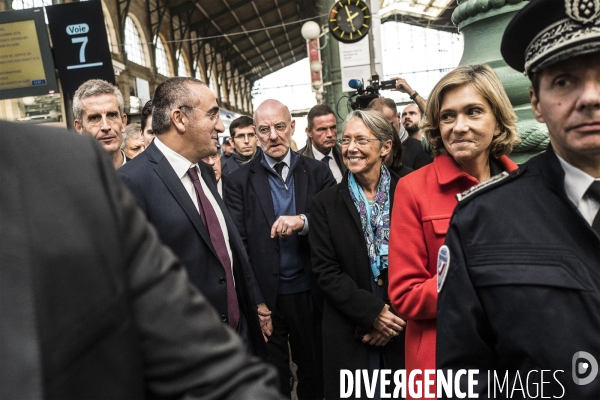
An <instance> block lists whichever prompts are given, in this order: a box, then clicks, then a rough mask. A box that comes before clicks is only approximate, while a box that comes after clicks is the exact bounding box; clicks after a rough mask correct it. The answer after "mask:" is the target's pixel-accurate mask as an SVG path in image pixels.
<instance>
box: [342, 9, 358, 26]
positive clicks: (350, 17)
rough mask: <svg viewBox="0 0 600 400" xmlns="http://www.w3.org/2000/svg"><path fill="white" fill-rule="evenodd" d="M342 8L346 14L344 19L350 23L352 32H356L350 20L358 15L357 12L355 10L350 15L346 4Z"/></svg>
mask: <svg viewBox="0 0 600 400" xmlns="http://www.w3.org/2000/svg"><path fill="white" fill-rule="evenodd" d="M344 8H345V9H346V15H347V16H348V18H347V19H346V21H347V22H349V23H350V26H351V27H352V32H356V28H355V27H354V24H353V23H352V20H353V19H354V18H356V17H357V16H358V14H359V12H358V11H357V12H355V13H354V14H352V15H351V14H350V10H348V6H344Z"/></svg>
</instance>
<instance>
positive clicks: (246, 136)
mask: <svg viewBox="0 0 600 400" xmlns="http://www.w3.org/2000/svg"><path fill="white" fill-rule="evenodd" d="M275 130H277V128H275ZM255 137H256V135H255V134H254V133H238V134H237V135H235V136H234V137H233V139H234V140H243V141H244V142H245V141H250V140H252V139H254V138H255Z"/></svg>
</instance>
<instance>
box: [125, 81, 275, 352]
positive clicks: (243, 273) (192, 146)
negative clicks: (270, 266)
mask: <svg viewBox="0 0 600 400" xmlns="http://www.w3.org/2000/svg"><path fill="white" fill-rule="evenodd" d="M152 104H153V109H152V131H153V132H154V134H155V135H156V137H155V138H154V140H153V141H152V143H151V144H150V146H149V147H148V148H147V149H146V150H145V151H144V152H143V153H142V154H140V156H138V157H136V158H135V159H133V160H132V161H130V162H129V163H127V164H126V165H125V167H127V168H124V167H123V168H121V169H119V171H118V172H119V175H120V177H121V179H122V180H123V182H124V183H125V185H126V186H127V187H129V189H130V190H131V192H132V193H133V195H134V197H135V198H136V200H137V202H138V205H139V206H140V207H141V208H142V210H143V211H144V212H145V213H146V216H147V217H148V219H149V220H150V222H152V223H153V224H154V226H155V227H156V229H157V230H158V234H159V236H160V238H161V240H162V241H163V243H165V244H166V245H167V246H169V247H170V248H171V249H172V250H173V251H174V252H175V254H176V255H177V256H178V257H179V258H180V259H181V260H182V261H183V263H184V265H185V266H186V268H187V271H188V274H189V276H190V279H191V281H192V283H194V285H196V287H197V288H198V289H200V291H201V292H202V293H203V294H204V295H205V296H206V297H207V299H208V301H209V302H210V303H211V304H212V306H213V307H215V308H216V309H217V311H218V312H219V314H220V315H221V318H222V320H223V322H224V323H227V324H229V325H230V326H231V327H232V328H233V329H235V330H236V331H237V332H238V333H239V334H240V336H241V337H242V339H243V340H244V341H245V342H246V344H247V346H248V348H249V350H250V351H251V352H253V353H255V354H257V355H264V354H265V352H266V350H265V344H264V339H263V337H262V333H261V330H260V325H259V321H258V315H257V305H258V304H260V303H261V302H262V301H260V299H259V300H257V299H256V294H257V293H258V286H257V285H256V281H255V279H254V276H253V271H252V268H251V267H250V264H249V262H248V257H247V255H246V252H245V249H244V244H243V243H242V240H241V239H240V236H239V234H238V232H237V230H236V227H235V224H234V223H233V220H232V219H231V216H230V215H229V213H228V212H227V209H226V208H225V204H224V203H223V200H222V199H221V196H219V194H218V192H217V186H216V181H215V174H214V172H213V170H212V169H211V167H210V166H208V165H207V164H205V163H203V162H200V161H201V160H202V158H204V157H207V156H209V155H211V154H214V153H215V152H216V151H217V136H218V134H219V132H223V130H224V127H223V123H222V122H221V120H220V116H219V106H218V105H217V101H216V99H215V96H214V95H213V93H212V92H211V90H210V89H209V88H208V87H207V86H206V85H205V84H204V83H202V82H201V81H199V80H197V79H194V78H171V79H168V80H167V81H165V82H163V83H162V84H160V85H159V86H158V88H157V89H156V92H155V95H154V98H153V99H152Z"/></svg>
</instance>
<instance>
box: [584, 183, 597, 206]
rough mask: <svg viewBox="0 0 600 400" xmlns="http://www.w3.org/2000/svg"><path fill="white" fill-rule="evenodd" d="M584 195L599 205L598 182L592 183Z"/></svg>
mask: <svg viewBox="0 0 600 400" xmlns="http://www.w3.org/2000/svg"><path fill="white" fill-rule="evenodd" d="M586 194H587V195H588V196H589V197H591V198H592V199H594V200H596V201H597V202H599V203H600V181H594V182H592V184H591V185H590V187H589V188H588V190H587V192H586Z"/></svg>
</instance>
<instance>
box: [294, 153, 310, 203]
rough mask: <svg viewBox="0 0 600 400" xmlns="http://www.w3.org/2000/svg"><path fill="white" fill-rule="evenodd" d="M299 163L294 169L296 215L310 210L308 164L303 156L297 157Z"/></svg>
mask: <svg viewBox="0 0 600 400" xmlns="http://www.w3.org/2000/svg"><path fill="white" fill-rule="evenodd" d="M297 157H298V161H297V162H296V166H295V167H294V171H293V173H294V188H295V189H294V191H295V194H296V214H303V213H305V212H306V209H307V208H308V207H307V206H308V204H307V201H308V198H307V196H306V194H307V192H308V173H307V172H306V163H305V161H304V159H303V157H302V156H297Z"/></svg>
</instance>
